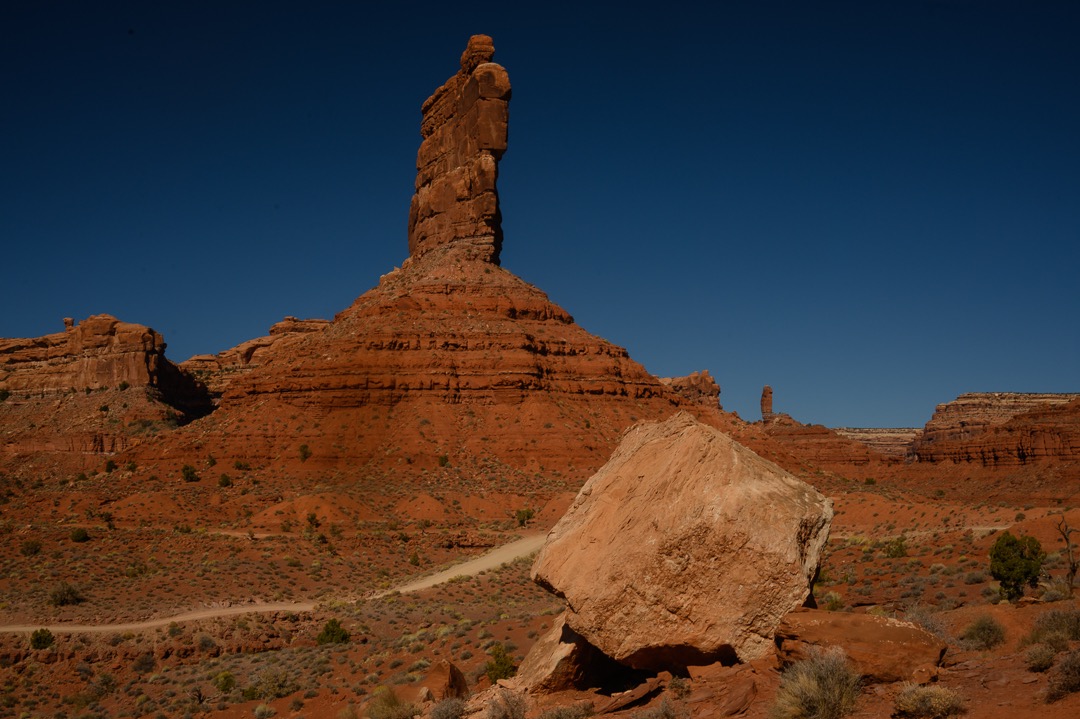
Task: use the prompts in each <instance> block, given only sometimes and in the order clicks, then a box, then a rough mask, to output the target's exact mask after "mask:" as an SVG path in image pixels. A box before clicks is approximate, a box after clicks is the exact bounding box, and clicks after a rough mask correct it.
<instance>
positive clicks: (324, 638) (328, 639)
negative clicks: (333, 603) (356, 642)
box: [315, 619, 349, 644]
mask: <svg viewBox="0 0 1080 719" xmlns="http://www.w3.org/2000/svg"><path fill="white" fill-rule="evenodd" d="M315 641H317V642H318V643H319V644H344V643H346V642H347V641H349V632H348V630H346V629H345V627H343V626H341V622H339V621H338V620H337V619H328V620H327V622H326V624H324V625H323V628H322V631H321V632H319V636H317V637H315Z"/></svg>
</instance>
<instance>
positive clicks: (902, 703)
mask: <svg viewBox="0 0 1080 719" xmlns="http://www.w3.org/2000/svg"><path fill="white" fill-rule="evenodd" d="M965 711H967V707H966V706H964V700H963V699H962V698H961V697H960V695H959V694H957V693H956V692H954V691H953V690H952V689H946V688H945V687H942V686H926V687H923V686H919V685H918V684H905V685H904V687H903V688H902V689H901V690H900V693H899V694H898V695H897V696H896V703H895V704H894V705H893V717H895V719H948V717H952V716H957V715H959V714H963V713H964V712H965Z"/></svg>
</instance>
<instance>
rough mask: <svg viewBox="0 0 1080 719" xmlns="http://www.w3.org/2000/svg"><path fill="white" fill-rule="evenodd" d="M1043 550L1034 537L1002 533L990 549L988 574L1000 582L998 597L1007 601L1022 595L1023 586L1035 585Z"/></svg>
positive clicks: (1037, 581)
mask: <svg viewBox="0 0 1080 719" xmlns="http://www.w3.org/2000/svg"><path fill="white" fill-rule="evenodd" d="M1044 559H1046V552H1044V551H1043V548H1042V545H1041V544H1039V540H1037V539H1035V537H1027V536H1024V537H1014V536H1013V535H1012V534H1011V533H1009V532H1005V533H1003V534H1002V535H1001V536H1000V537H998V538H997V541H996V542H994V546H993V547H991V548H990V575H991V576H993V578H994V579H996V580H998V582H1000V583H1001V596H1003V597H1004V598H1005V599H1008V600H1009V601H1010V602H1012V601H1016V600H1017V599H1019V598H1020V597H1022V596H1024V585H1025V584H1026V585H1028V586H1030V587H1032V588H1034V587H1037V586H1039V572H1040V570H1041V569H1042V563H1043V560H1044Z"/></svg>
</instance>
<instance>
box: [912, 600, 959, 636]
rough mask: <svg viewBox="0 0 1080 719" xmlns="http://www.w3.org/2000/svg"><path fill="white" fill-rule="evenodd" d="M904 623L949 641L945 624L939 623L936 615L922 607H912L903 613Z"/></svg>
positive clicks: (939, 620)
mask: <svg viewBox="0 0 1080 719" xmlns="http://www.w3.org/2000/svg"><path fill="white" fill-rule="evenodd" d="M904 619H905V621H909V622H911V623H912V624H916V625H918V626H920V627H922V628H923V629H925V630H926V631H928V632H930V633H931V634H933V635H934V636H936V637H938V638H940V639H944V640H945V641H950V640H951V639H952V637H950V636H949V630H948V629H947V628H946V627H945V623H944V622H943V621H941V619H940V618H939V617H938V615H937V614H934V613H933V612H930V611H929V610H927V609H924V608H922V607H914V608H912V609H909V610H908V611H907V612H905V613H904Z"/></svg>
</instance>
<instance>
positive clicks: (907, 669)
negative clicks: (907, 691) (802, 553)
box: [776, 609, 947, 683]
mask: <svg viewBox="0 0 1080 719" xmlns="http://www.w3.org/2000/svg"><path fill="white" fill-rule="evenodd" d="M776 646H777V647H778V649H779V651H780V656H781V660H782V661H783V662H784V663H785V664H791V663H793V662H797V661H799V660H801V659H805V658H806V657H807V656H809V652H810V648H811V647H833V646H836V647H840V648H842V649H843V650H844V651H845V652H846V653H847V655H848V657H849V658H850V659H851V662H852V664H854V666H855V669H856V671H858V672H859V673H860V674H862V675H863V678H864V680H865V681H867V682H869V683H889V682H898V681H916V682H918V683H926V682H927V681H931V680H932V679H934V678H935V677H936V670H937V667H938V666H940V665H941V661H942V659H943V658H944V656H945V650H946V648H947V645H946V643H945V642H944V641H943V640H941V639H939V638H938V637H936V636H934V635H933V634H930V633H929V632H927V631H926V630H924V629H922V628H920V627H918V626H916V625H914V624H912V623H910V622H904V621H901V620H899V619H892V618H888V617H878V616H874V615H872V614H848V613H845V612H827V611H823V610H817V609H799V610H797V611H794V612H791V613H790V614H788V615H787V616H786V617H784V619H783V621H782V622H780V626H779V627H778V628H777V630H776Z"/></svg>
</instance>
